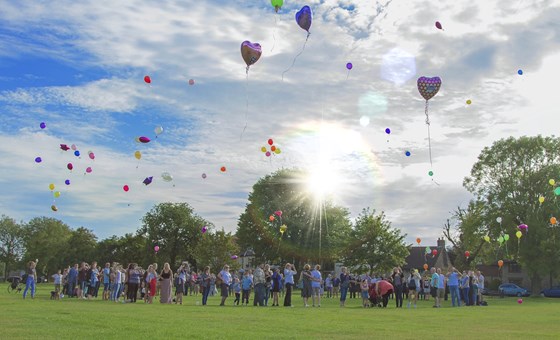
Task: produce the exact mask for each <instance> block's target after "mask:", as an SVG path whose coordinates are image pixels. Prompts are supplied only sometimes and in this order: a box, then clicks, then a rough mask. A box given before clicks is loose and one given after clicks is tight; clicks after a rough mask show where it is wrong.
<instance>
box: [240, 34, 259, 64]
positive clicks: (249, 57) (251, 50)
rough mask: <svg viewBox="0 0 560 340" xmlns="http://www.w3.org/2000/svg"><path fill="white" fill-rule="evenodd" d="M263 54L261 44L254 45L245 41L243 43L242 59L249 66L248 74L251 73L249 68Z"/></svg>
mask: <svg viewBox="0 0 560 340" xmlns="http://www.w3.org/2000/svg"><path fill="white" fill-rule="evenodd" d="M261 54H262V48H261V45H260V44H259V43H252V42H250V41H248V40H245V41H244V42H242V43H241V57H242V58H243V60H244V61H245V64H247V72H249V67H250V66H251V65H253V64H254V63H256V62H257V61H258V60H259V59H260V57H261Z"/></svg>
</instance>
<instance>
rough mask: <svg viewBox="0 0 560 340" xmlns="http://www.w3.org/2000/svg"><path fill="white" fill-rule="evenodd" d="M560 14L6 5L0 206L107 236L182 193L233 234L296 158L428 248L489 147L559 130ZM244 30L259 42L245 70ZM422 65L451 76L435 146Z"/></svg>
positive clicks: (98, 0)
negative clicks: (257, 189)
mask: <svg viewBox="0 0 560 340" xmlns="http://www.w3.org/2000/svg"><path fill="white" fill-rule="evenodd" d="M305 5H307V6H309V7H310V8H311V10H312V12H313V21H312V25H311V28H310V29H309V32H310V35H309V38H308V40H307V42H306V37H307V32H306V31H305V30H303V29H302V28H300V27H299V26H298V24H297V22H296V20H295V13H296V12H297V11H299V10H300V9H301V8H302V7H303V6H305ZM558 18H560V1H546V0H543V1H529V0H527V1H525V0H512V1H488V0H468V1H464V0H457V1H415V0H406V1H404V0H400V1H399V0H387V1H373V0H338V1H335V0H323V1H318V0H315V1H285V2H284V6H283V7H282V8H281V9H280V10H279V11H278V13H275V11H274V8H273V7H272V6H271V4H270V2H269V1H266V0H255V1H242V0H230V1H214V0H207V1H191V0H176V1H172V0H169V1H151V0H142V1H140V0H131V1H126V2H125V1H120V2H115V1H109V0H90V1H88V0H84V1H79V2H76V1H71V0H60V1H34V0H29V1H27V0H22V1H2V5H1V6H0V117H1V124H0V132H1V133H0V159H1V162H0V174H1V176H0V186H1V188H2V195H0V213H1V214H5V215H7V216H10V217H12V218H14V219H16V220H18V221H23V222H26V221H29V220H30V219H31V218H33V217H38V216H47V217H54V218H57V219H60V220H62V221H64V222H65V223H67V224H68V225H69V226H71V227H72V228H78V227H80V226H84V227H86V228H89V229H92V230H93V231H94V232H95V234H96V235H97V236H98V238H99V239H103V238H106V237H110V236H111V235H123V234H125V233H129V232H135V231H136V230H137V229H138V228H139V227H140V226H141V219H142V217H143V216H144V214H145V213H146V212H148V211H149V210H150V209H151V208H152V207H153V206H154V205H155V204H158V203H161V202H187V203H189V204H190V205H191V206H192V207H193V208H194V210H195V212H196V213H197V214H199V215H200V216H202V217H203V218H205V219H207V220H208V221H211V222H212V223H213V224H214V226H215V227H216V228H219V229H221V228H223V229H224V230H226V231H235V229H236V228H237V221H238V218H239V215H240V214H241V213H242V212H243V211H244V209H245V205H246V204H247V198H248V194H249V193H250V192H251V189H252V186H253V185H254V184H255V183H256V181H257V180H258V179H259V178H261V177H263V176H265V175H267V174H270V173H272V172H274V171H276V170H278V169H281V168H296V167H297V168H303V169H306V170H308V171H309V172H310V173H311V174H312V176H313V178H310V180H309V182H310V183H319V187H320V188H321V190H322V191H323V190H324V192H325V195H326V196H327V198H329V199H331V200H332V201H333V203H335V204H337V205H340V206H343V207H346V208H348V210H349V212H350V215H351V218H356V217H357V216H358V214H359V213H360V212H361V211H362V209H363V208H366V207H370V208H372V209H375V210H376V211H378V212H379V211H384V212H385V214H386V215H387V218H388V219H389V220H390V221H391V222H392V226H393V227H396V228H399V229H401V230H402V232H403V233H406V234H407V241H408V242H410V243H414V242H415V241H414V240H415V239H416V238H417V237H420V238H421V239H423V243H425V244H435V242H436V239H437V238H438V237H441V236H442V228H443V225H444V223H445V221H446V220H447V219H448V218H450V216H451V213H452V211H453V210H455V209H456V208H457V207H459V206H461V207H466V205H467V204H468V202H469V200H470V199H471V198H472V196H471V194H470V193H468V192H467V191H466V190H465V189H464V188H463V186H462V183H463V179H464V178H465V176H468V175H469V173H470V169H471V167H472V165H473V164H474V163H475V162H476V160H477V157H478V155H479V154H480V152H481V150H482V149H483V148H484V147H488V146H491V145H492V143H493V142H494V141H496V140H498V139H501V138H506V137H509V136H514V137H520V136H535V135H539V134H540V135H543V136H550V135H554V134H555V133H557V132H556V130H557V129H558V126H560V124H559V123H560V118H559V115H558V102H557V97H558V94H557V93H556V89H557V88H558V87H557V85H556V83H557V79H560V21H559V20H558ZM436 21H437V22H440V23H441V25H442V29H438V28H437V27H436V25H435V23H436ZM246 40H247V41H250V42H252V43H259V44H260V45H261V46H262V55H261V57H260V59H259V60H258V61H257V62H256V63H255V64H253V65H252V66H251V67H250V68H249V71H248V72H246V64H245V62H244V61H243V59H242V57H241V52H240V46H241V43H242V42H243V41H246ZM347 63H352V69H351V70H348V69H347ZM292 64H293V66H291V67H290V65H292ZM519 70H521V71H522V74H519V73H521V72H518V71H519ZM145 76H149V77H150V79H151V83H150V84H147V83H146V82H145V81H144V77H145ZM282 76H283V77H282ZM421 76H426V77H435V76H439V77H440V78H441V80H442V85H441V88H440V90H439V92H438V93H437V94H436V96H434V97H433V98H432V99H430V100H429V109H428V114H429V118H430V122H431V123H430V135H431V138H430V142H431V143H429V141H428V130H427V125H426V122H425V120H426V116H425V112H424V109H425V100H424V99H423V98H422V96H421V95H420V94H419V92H418V89H417V84H416V81H417V79H418V78H419V77H421ZM191 79H192V80H193V81H194V84H192V85H191V84H189V80H191ZM467 101H469V102H470V104H467ZM41 123H45V125H46V127H45V128H44V129H43V128H41V126H40V124H41ZM158 127H161V128H163V132H161V133H159V134H157V133H156V129H157V128H158ZM387 128H388V129H390V133H387V132H386V129H387ZM139 136H145V137H148V138H150V139H151V141H150V142H149V143H146V144H143V143H138V142H136V140H135V139H136V138H137V137H139ZM156 137H157V138H156ZM269 139H272V140H273V143H274V146H275V147H277V148H279V149H280V150H281V153H279V154H275V153H274V154H272V155H271V156H270V157H267V156H266V155H265V154H264V153H263V152H261V148H262V147H263V146H264V147H267V148H268V149H270V145H269V144H268V143H267V142H268V140H269ZM60 144H66V145H68V146H69V147H71V146H72V145H75V146H76V150H77V151H79V152H80V156H76V155H75V154H74V150H73V149H70V150H68V151H63V150H61V149H60V147H59V146H60ZM429 144H431V154H432V163H430V156H429ZM136 151H140V153H141V158H140V159H139V160H138V159H137V158H135V152H136ZM407 151H408V152H410V156H407V154H406V152H407ZM90 152H93V155H94V157H93V159H91V157H90ZM37 157H40V158H41V162H40V163H37V162H36V161H35V160H36V158H37ZM68 163H72V166H73V169H72V171H70V170H68V168H67V164H68ZM88 167H90V168H91V172H90V173H87V172H86V169H87V168H88ZM221 167H225V168H226V171H225V172H222V171H221V170H220V168H221ZM429 171H432V172H433V176H429V174H428V173H429ZM165 172H167V173H169V174H170V175H171V176H172V177H173V180H172V181H169V182H167V181H165V180H164V179H163V178H162V173H165ZM203 174H205V177H206V178H203ZM150 176H152V177H153V182H152V183H151V184H149V185H144V184H143V183H142V182H143V181H144V179H145V178H146V177H150ZM66 180H69V181H70V182H69V183H70V184H69V185H66V184H65V181H66ZM51 183H52V184H54V186H55V189H54V190H50V188H49V185H50V184H51ZM124 185H127V186H128V188H129V190H128V191H124V190H123V187H124ZM56 192H59V194H60V196H59V197H54V195H55V193H56ZM56 195H58V194H56ZM52 205H54V206H56V208H57V211H53V210H52V209H51V206H52ZM288 227H289V226H288Z"/></svg>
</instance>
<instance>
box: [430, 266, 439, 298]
mask: <svg viewBox="0 0 560 340" xmlns="http://www.w3.org/2000/svg"><path fill="white" fill-rule="evenodd" d="M430 273H431V274H432V279H431V280H430V295H432V297H433V298H434V308H438V307H439V304H440V301H439V298H438V283H439V275H438V274H437V273H436V268H434V267H432V268H430Z"/></svg>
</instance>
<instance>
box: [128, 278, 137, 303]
mask: <svg viewBox="0 0 560 340" xmlns="http://www.w3.org/2000/svg"><path fill="white" fill-rule="evenodd" d="M137 294H138V283H130V282H129V283H128V299H129V300H130V301H131V302H136V295H137Z"/></svg>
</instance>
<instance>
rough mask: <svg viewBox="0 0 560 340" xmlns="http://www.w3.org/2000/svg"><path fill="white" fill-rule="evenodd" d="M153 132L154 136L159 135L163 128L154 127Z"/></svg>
mask: <svg viewBox="0 0 560 340" xmlns="http://www.w3.org/2000/svg"><path fill="white" fill-rule="evenodd" d="M154 132H155V134H156V136H159V135H161V133H162V132H163V126H156V128H155V129H154Z"/></svg>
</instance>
